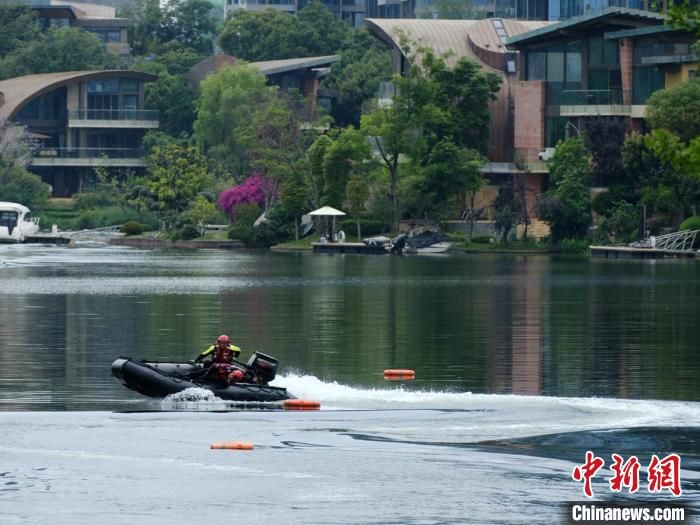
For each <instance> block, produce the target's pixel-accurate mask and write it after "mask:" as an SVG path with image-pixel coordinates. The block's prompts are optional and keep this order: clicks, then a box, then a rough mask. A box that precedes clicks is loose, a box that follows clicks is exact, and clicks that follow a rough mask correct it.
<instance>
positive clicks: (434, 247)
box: [404, 241, 452, 254]
mask: <svg viewBox="0 0 700 525" xmlns="http://www.w3.org/2000/svg"><path fill="white" fill-rule="evenodd" d="M450 248H452V243H451V242H447V241H443V242H436V243H434V244H431V245H429V246H423V247H422V248H413V247H411V246H409V245H407V246H406V248H404V251H405V252H406V253H419V254H421V253H422V254H431V253H447V252H448V251H450Z"/></svg>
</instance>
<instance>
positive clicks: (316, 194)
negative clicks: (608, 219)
mask: <svg viewBox="0 0 700 525" xmlns="http://www.w3.org/2000/svg"><path fill="white" fill-rule="evenodd" d="M331 144H333V140H332V139H331V138H330V137H329V136H328V135H321V136H319V137H317V138H316V140H315V141H314V142H313V144H311V146H310V147H309V150H308V153H307V155H306V160H307V162H308V166H309V184H310V185H311V205H312V206H313V207H314V209H315V208H319V207H320V206H321V202H322V200H323V198H324V191H325V190H324V183H323V181H324V169H323V159H324V158H325V156H326V151H327V149H328V147H329V146H330V145H331Z"/></svg>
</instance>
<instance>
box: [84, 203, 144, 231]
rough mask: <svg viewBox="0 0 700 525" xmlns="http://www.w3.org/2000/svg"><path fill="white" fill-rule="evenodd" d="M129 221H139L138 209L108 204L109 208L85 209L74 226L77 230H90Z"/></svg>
mask: <svg viewBox="0 0 700 525" xmlns="http://www.w3.org/2000/svg"><path fill="white" fill-rule="evenodd" d="M129 221H139V217H138V213H136V210H130V209H124V208H121V207H119V206H108V207H107V208H99V209H96V210H86V211H84V212H83V213H81V214H80V215H79V216H78V217H77V218H76V219H75V222H74V223H73V228H75V229H76V230H89V229H92V228H104V227H105V226H116V225H121V224H124V223H126V222H129ZM139 222H140V221H139Z"/></svg>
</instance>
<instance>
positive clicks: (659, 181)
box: [643, 130, 700, 226]
mask: <svg viewBox="0 0 700 525" xmlns="http://www.w3.org/2000/svg"><path fill="white" fill-rule="evenodd" d="M644 146H645V147H646V148H648V150H649V151H650V152H651V153H652V154H653V155H654V156H655V157H656V158H657V159H658V160H659V165H660V167H661V170H660V172H659V173H658V174H657V175H660V176H657V177H656V178H655V179H646V180H645V185H644V188H643V198H644V200H645V201H646V202H651V203H653V204H654V205H655V206H656V207H657V208H658V209H660V210H662V211H664V212H666V213H668V214H669V216H670V217H671V218H672V224H673V226H678V225H679V224H680V223H681V222H682V221H683V219H684V218H685V217H687V216H690V215H697V213H696V212H697V209H698V204H700V137H697V138H695V139H693V140H691V141H690V143H689V144H684V143H682V142H681V141H680V140H679V139H678V137H677V136H675V135H673V134H671V133H670V132H668V131H666V130H655V131H653V132H652V133H650V134H649V135H647V136H646V137H645V138H644Z"/></svg>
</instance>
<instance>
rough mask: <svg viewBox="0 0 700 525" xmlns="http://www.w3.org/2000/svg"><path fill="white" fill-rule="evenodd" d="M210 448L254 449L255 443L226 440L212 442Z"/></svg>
mask: <svg viewBox="0 0 700 525" xmlns="http://www.w3.org/2000/svg"><path fill="white" fill-rule="evenodd" d="M209 448H211V449H215V450H253V444H252V443H248V442H247V441H224V442H222V443H212V444H211V445H210V446H209Z"/></svg>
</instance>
